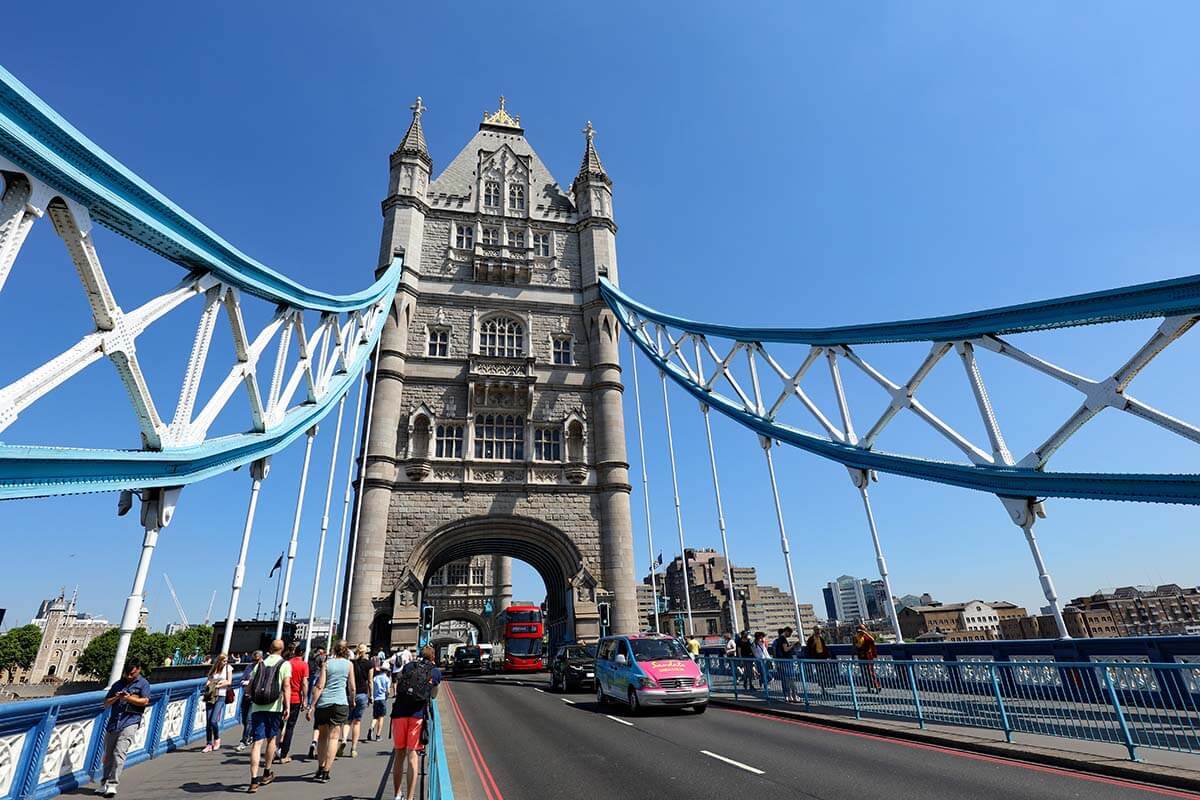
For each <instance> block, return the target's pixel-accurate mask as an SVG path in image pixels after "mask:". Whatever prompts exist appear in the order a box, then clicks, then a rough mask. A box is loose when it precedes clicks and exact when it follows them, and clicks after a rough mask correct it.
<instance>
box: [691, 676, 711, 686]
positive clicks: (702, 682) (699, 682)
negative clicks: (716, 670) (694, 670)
mask: <svg viewBox="0 0 1200 800" xmlns="http://www.w3.org/2000/svg"><path fill="white" fill-rule="evenodd" d="M693 686H697V687H700V688H703V687H705V686H708V678H705V677H704V676H703V675H701V676H700V677H699V678H696V682H695V683H694V684H693Z"/></svg>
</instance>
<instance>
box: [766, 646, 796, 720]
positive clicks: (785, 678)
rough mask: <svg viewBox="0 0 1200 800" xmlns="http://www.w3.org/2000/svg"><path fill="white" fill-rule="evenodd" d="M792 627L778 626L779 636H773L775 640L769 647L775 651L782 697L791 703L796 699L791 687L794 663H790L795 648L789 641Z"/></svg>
mask: <svg viewBox="0 0 1200 800" xmlns="http://www.w3.org/2000/svg"><path fill="white" fill-rule="evenodd" d="M791 636H792V629H791V628H790V627H785V628H780V629H779V636H777V637H776V638H775V642H774V643H773V644H772V645H771V648H772V649H773V650H774V651H775V653H774V656H775V661H776V668H777V669H778V670H779V680H780V682H781V683H782V684H783V697H784V699H785V700H786V701H787V702H789V703H791V702H793V701H794V700H795V699H796V693H795V690H794V689H793V688H792V686H793V684H792V670H793V669H794V668H795V665H794V664H793V663H792V652H793V651H794V650H795V647H796V646H795V645H794V644H792V642H791Z"/></svg>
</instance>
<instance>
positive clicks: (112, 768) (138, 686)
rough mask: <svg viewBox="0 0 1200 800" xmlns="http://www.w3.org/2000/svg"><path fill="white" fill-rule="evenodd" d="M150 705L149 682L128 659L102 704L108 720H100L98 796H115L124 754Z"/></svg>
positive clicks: (135, 735) (139, 667) (139, 666)
mask: <svg viewBox="0 0 1200 800" xmlns="http://www.w3.org/2000/svg"><path fill="white" fill-rule="evenodd" d="M148 705H150V682H149V681H147V680H146V679H145V678H143V677H142V665H141V664H139V663H137V662H136V661H131V662H130V663H129V664H127V665H126V667H125V676H124V677H122V678H119V679H118V680H117V682H116V683H114V684H113V685H112V686H110V687H109V689H108V694H106V695H105V696H104V706H105V707H106V708H108V709H109V712H108V721H107V722H106V723H104V778H103V780H102V781H101V783H100V795H101V796H102V797H116V796H117V784H118V783H120V782H121V769H122V768H123V767H124V766H125V756H126V755H128V754H129V748H130V746H132V745H133V740H134V739H135V738H136V737H137V731H138V728H140V727H141V726H142V719H143V718H144V714H145V712H146V706H148Z"/></svg>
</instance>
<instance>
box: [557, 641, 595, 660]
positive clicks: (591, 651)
mask: <svg viewBox="0 0 1200 800" xmlns="http://www.w3.org/2000/svg"><path fill="white" fill-rule="evenodd" d="M563 655H565V656H566V657H567V658H595V657H596V645H594V644H589V645H587V646H585V647H568V648H567V649H566V651H565V652H564V653H563Z"/></svg>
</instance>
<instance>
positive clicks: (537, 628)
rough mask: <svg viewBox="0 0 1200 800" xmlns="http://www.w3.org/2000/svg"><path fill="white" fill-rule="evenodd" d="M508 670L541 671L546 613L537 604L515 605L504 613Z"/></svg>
mask: <svg viewBox="0 0 1200 800" xmlns="http://www.w3.org/2000/svg"><path fill="white" fill-rule="evenodd" d="M503 617H504V671H505V672H538V671H540V670H542V669H544V668H545V667H544V665H543V662H542V656H543V655H544V650H543V647H542V636H543V635H544V633H545V629H544V627H543V626H542V610H541V609H540V608H538V607H537V606H533V605H512V606H509V607H508V608H506V609H505V610H504V615H503Z"/></svg>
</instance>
